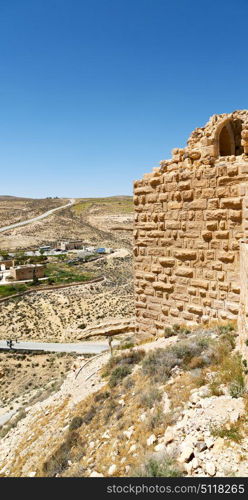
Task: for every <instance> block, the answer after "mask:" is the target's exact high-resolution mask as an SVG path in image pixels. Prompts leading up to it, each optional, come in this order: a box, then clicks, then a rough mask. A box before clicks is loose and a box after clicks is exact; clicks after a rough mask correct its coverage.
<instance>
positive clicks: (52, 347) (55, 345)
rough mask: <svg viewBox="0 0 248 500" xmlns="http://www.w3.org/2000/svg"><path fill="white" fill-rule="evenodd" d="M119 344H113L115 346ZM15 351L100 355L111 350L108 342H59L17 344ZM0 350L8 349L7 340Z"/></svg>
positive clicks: (2, 342)
mask: <svg viewBox="0 0 248 500" xmlns="http://www.w3.org/2000/svg"><path fill="white" fill-rule="evenodd" d="M117 344H118V342H117V341H115V342H113V346H114V345H117ZM13 348H14V349H18V350H21V349H27V350H35V351H36V350H37V351H47V352H51V351H52V352H77V353H79V354H99V353H101V352H102V351H105V350H106V349H109V344H108V341H99V342H80V343H73V344H66V343H64V344H63V343H59V342H17V343H15V342H14V343H13ZM0 349H8V350H9V348H8V347H7V343H6V340H0Z"/></svg>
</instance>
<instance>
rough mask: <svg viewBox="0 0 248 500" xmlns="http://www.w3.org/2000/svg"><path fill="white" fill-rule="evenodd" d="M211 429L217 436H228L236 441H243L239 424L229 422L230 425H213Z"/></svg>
mask: <svg viewBox="0 0 248 500" xmlns="http://www.w3.org/2000/svg"><path fill="white" fill-rule="evenodd" d="M210 430H211V434H212V435H213V436H215V437H220V438H227V439H230V440H232V441H235V442H236V443H240V441H242V435H241V433H240V430H239V428H238V426H237V424H231V425H230V424H229V426H227V425H226V424H225V425H223V426H221V427H212V428H211V429H210Z"/></svg>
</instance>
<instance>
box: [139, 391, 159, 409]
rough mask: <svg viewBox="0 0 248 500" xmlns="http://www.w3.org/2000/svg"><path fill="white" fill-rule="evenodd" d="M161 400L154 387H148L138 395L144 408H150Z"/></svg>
mask: <svg viewBox="0 0 248 500" xmlns="http://www.w3.org/2000/svg"><path fill="white" fill-rule="evenodd" d="M161 399H162V393H161V391H159V390H158V389H157V388H156V387H150V388H148V389H146V390H145V391H143V392H142V393H141V394H140V395H139V400H140V403H141V405H142V406H143V407H146V408H152V407H153V406H154V404H155V403H156V402H158V401H161Z"/></svg>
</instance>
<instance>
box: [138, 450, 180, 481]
mask: <svg viewBox="0 0 248 500" xmlns="http://www.w3.org/2000/svg"><path fill="white" fill-rule="evenodd" d="M182 475H183V474H182V471H181V470H180V469H179V467H178V465H177V464H176V463H175V461H174V460H173V459H172V458H170V457H168V456H167V455H164V456H162V457H149V458H147V459H146V460H145V462H144V463H143V464H142V465H140V466H139V467H138V468H136V469H134V470H133V471H132V472H131V474H130V476H132V477H180V476H182Z"/></svg>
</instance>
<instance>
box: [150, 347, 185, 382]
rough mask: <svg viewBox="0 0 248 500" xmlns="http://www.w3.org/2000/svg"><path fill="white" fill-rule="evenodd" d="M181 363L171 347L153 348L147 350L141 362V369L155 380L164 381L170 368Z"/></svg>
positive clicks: (168, 374)
mask: <svg viewBox="0 0 248 500" xmlns="http://www.w3.org/2000/svg"><path fill="white" fill-rule="evenodd" d="M180 363H181V361H180V359H179V358H178V356H177V355H176V353H175V352H173V351H172V350H171V349H167V350H165V349H161V348H159V349H155V350H153V351H150V352H148V354H147V355H146V356H145V357H144V360H143V363H142V371H143V373H144V374H145V375H148V376H149V377H152V378H153V380H154V381H155V382H160V383H165V382H166V381H167V380H168V378H169V376H170V372H171V369H172V368H173V367H174V366H176V365H179V364H180Z"/></svg>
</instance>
